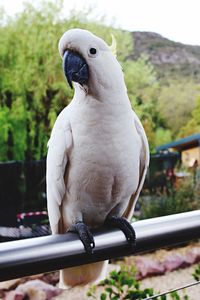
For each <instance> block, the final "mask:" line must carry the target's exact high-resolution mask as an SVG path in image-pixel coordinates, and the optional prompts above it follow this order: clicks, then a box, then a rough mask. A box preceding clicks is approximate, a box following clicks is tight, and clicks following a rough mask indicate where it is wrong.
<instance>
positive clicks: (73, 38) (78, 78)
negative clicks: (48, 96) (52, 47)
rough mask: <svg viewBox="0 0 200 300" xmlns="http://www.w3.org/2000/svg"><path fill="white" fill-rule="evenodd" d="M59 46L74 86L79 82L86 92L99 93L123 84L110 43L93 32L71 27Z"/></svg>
mask: <svg viewBox="0 0 200 300" xmlns="http://www.w3.org/2000/svg"><path fill="white" fill-rule="evenodd" d="M58 48H59V52H60V55H61V57H62V59H63V70H64V73H65V76H66V78H67V81H68V83H69V85H70V87H71V88H72V87H73V85H72V82H76V83H79V85H78V86H79V87H82V88H83V89H84V90H85V91H86V92H87V93H91V94H97V93H101V91H104V92H105V90H109V89H110V88H112V89H113V90H116V91H118V90H120V89H121V88H122V86H124V80H123V73H122V70H121V66H120V64H119V63H118V61H117V59H116V57H115V55H114V54H113V53H112V50H111V47H109V46H108V45H107V44H106V42H104V41H103V40H102V39H101V38H99V37H97V36H95V35H94V34H92V33H91V32H89V31H87V30H83V29H70V30H68V31H67V32H65V33H64V34H63V35H62V37H61V39H60V41H59V46H58ZM76 86H77V85H76Z"/></svg>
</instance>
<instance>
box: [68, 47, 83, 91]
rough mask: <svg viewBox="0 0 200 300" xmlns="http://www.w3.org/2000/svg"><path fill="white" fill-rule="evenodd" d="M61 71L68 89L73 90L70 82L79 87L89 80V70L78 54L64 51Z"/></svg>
mask: <svg viewBox="0 0 200 300" xmlns="http://www.w3.org/2000/svg"><path fill="white" fill-rule="evenodd" d="M63 70H64V73H65V76H66V78H67V81H68V83H69V85H70V87H71V88H72V89H73V85H72V81H75V82H78V83H80V84H81V85H83V84H84V83H87V81H88V79H89V69H88V65H87V63H86V61H85V59H84V58H83V57H82V56H81V55H80V54H78V53H76V52H72V51H69V50H67V51H65V53H64V56H63Z"/></svg>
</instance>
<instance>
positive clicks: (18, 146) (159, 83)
mask: <svg viewBox="0 0 200 300" xmlns="http://www.w3.org/2000/svg"><path fill="white" fill-rule="evenodd" d="M62 5H63V3H62V1H54V2H52V1H42V2H41V4H40V6H39V7H37V8H36V7H34V6H33V5H31V4H30V2H27V3H25V4H24V10H23V12H21V13H19V14H18V15H16V16H14V17H8V16H6V14H5V12H4V11H3V9H1V11H0V16H1V18H0V19H1V22H0V69H1V72H0V161H7V160H30V159H34V160H39V159H41V158H43V157H45V155H46V151H47V148H46V145H47V141H48V138H49V135H50V132H51V129H52V126H53V124H54V121H55V119H56V117H57V115H58V113H59V112H60V111H61V110H62V109H63V108H64V107H65V106H66V105H67V104H68V103H69V102H70V100H71V99H72V95H73V91H72V90H70V88H69V87H68V85H67V84H66V82H65V79H64V76H63V73H62V67H61V64H62V62H61V59H60V57H59V54H58V49H57V45H58V41H59V38H60V37H61V35H62V34H63V32H64V31H66V30H68V29H69V28H74V27H80V28H85V29H89V30H91V31H92V32H94V33H95V34H97V35H99V36H100V37H102V38H103V39H105V40H106V41H107V43H108V44H110V43H111V33H113V34H114V36H115V38H116V40H117V48H118V60H119V61H120V63H121V65H122V66H123V70H124V73H125V80H126V85H127V88H128V93H129V97H130V100H131V103H132V106H133V108H134V110H135V111H136V113H137V114H138V115H139V117H140V118H141V121H142V123H143V125H144V127H145V130H146V133H147V135H148V139H149V143H150V147H151V150H152V151H153V149H154V148H155V146H156V145H159V144H162V143H165V142H168V141H171V140H172V139H176V138H177V137H181V136H184V135H188V134H192V133H195V132H198V131H199V130H200V86H199V83H198V81H197V80H196V79H195V78H193V77H191V76H189V77H187V78H186V77H185V75H184V76H183V75H181V74H182V73H181V72H179V74H178V77H177V76H175V78H174V77H173V76H172V72H171V73H170V72H169V70H168V71H166V74H165V75H166V77H165V78H163V77H161V76H160V75H159V70H158V69H156V68H155V67H154V66H153V64H152V63H151V62H150V60H149V59H148V56H147V55H140V56H138V57H137V58H134V34H132V33H130V32H126V31H122V30H120V29H114V28H113V27H108V26H106V25H104V22H103V19H100V20H99V21H96V20H93V19H91V17H90V11H89V10H86V11H85V12H82V13H80V12H77V11H74V12H72V13H71V14H70V17H68V18H67V19H66V18H64V17H63V14H62ZM187 75H188V74H187ZM188 78H189V79H188ZM188 99H189V100H188Z"/></svg>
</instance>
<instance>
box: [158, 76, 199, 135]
mask: <svg viewBox="0 0 200 300" xmlns="http://www.w3.org/2000/svg"><path fill="white" fill-rule="evenodd" d="M198 89H199V86H198V85H197V84H194V83H193V82H190V81H189V82H187V81H186V80H182V81H177V80H173V81H170V82H169V84H168V85H166V86H162V89H161V90H160V94H159V98H158V110H159V113H160V115H161V117H162V118H163V120H164V121H165V126H166V127H167V128H169V129H170V130H171V132H172V135H173V137H176V136H177V135H178V134H179V130H180V128H181V127H182V126H184V125H185V124H186V123H187V122H188V121H189V119H190V118H191V113H192V110H193V109H194V106H195V98H196V96H197V94H198Z"/></svg>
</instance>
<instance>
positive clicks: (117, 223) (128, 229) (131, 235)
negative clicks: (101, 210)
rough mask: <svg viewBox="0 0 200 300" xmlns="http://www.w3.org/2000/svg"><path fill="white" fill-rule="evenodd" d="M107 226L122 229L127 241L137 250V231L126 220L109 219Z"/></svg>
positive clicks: (119, 218) (121, 218) (120, 218)
mask: <svg viewBox="0 0 200 300" xmlns="http://www.w3.org/2000/svg"><path fill="white" fill-rule="evenodd" d="M105 225H107V226H109V227H110V226H112V227H117V228H119V229H121V231H123V233H124V235H125V236H126V239H127V241H128V242H129V243H130V244H131V246H132V248H133V249H134V248H135V243H136V236H135V230H134V229H133V227H132V226H131V224H130V223H129V222H128V221H127V220H126V219H125V218H123V217H116V216H112V217H108V218H107V219H106V221H105Z"/></svg>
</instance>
